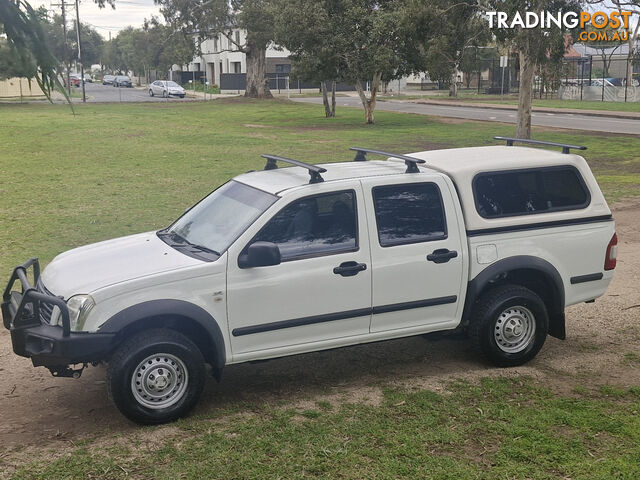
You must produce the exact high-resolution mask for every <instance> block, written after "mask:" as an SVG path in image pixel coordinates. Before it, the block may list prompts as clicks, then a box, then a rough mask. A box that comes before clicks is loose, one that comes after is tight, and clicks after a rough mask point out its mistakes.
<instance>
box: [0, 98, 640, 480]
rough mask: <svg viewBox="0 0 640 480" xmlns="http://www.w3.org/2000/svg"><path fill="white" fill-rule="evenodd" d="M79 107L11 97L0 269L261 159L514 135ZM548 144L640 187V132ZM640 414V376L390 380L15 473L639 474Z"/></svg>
mask: <svg viewBox="0 0 640 480" xmlns="http://www.w3.org/2000/svg"><path fill="white" fill-rule="evenodd" d="M75 109H76V115H75V116H74V115H72V114H71V112H70V110H69V108H68V107H65V106H49V105H31V106H25V105H23V106H20V105H16V106H2V107H0V145H2V154H1V155H0V169H1V171H2V180H1V181H0V194H1V195H2V197H3V199H4V201H3V202H2V205H1V206H0V218H1V219H2V220H0V221H1V225H2V229H0V278H5V277H7V276H8V274H9V272H10V269H11V268H12V267H13V266H14V265H16V264H18V263H21V262H23V261H24V260H26V259H27V258H28V257H30V256H35V255H38V256H40V258H41V259H42V260H43V262H44V263H46V262H47V261H49V260H50V259H51V258H52V257H53V256H54V255H56V254H57V253H59V252H61V251H64V250H67V249H69V248H72V247H75V246H78V245H82V244H86V243H89V242H93V241H97V240H102V239H106V238H112V237H117V236H121V235H126V234H131V233H135V232H141V231H146V230H151V229H157V228H160V227H163V226H166V225H167V224H168V223H169V222H171V221H172V219H174V218H176V217H177V216H179V215H180V214H181V212H182V211H183V210H184V209H185V208H186V207H187V206H189V205H191V204H193V203H194V202H196V201H197V200H198V199H200V198H201V197H202V196H204V195H206V194H207V193H208V192H209V191H211V190H212V189H213V188H215V187H216V186H218V185H219V184H221V183H222V182H224V181H226V180H227V179H229V178H230V177H232V176H234V175H236V174H238V173H240V172H244V171H246V170H250V169H261V168H262V167H263V164H264V163H263V160H262V159H261V158H260V157H259V155H260V154H261V153H274V154H281V155H284V156H290V157H293V158H300V159H304V160H308V161H312V162H331V161H340V160H350V159H351V158H352V157H353V155H352V153H351V152H349V151H348V150H347V149H348V147H350V146H356V145H357V146H367V147H372V148H380V149H388V150H392V151H393V150H396V151H401V152H410V151H416V150H421V149H432V148H445V147H457V146H476V145H489V144H494V141H493V140H492V137H493V136H494V135H510V134H512V133H513V127H512V126H505V125H500V124H496V123H476V122H465V121H453V120H443V119H435V118H431V117H425V116H417V115H406V114H396V113H390V112H378V113H376V121H377V123H376V124H375V125H373V126H367V125H364V124H363V121H362V112H361V111H359V110H355V109H346V108H339V109H338V115H339V116H338V117H337V118H335V119H325V118H323V117H322V114H323V112H322V107H319V106H313V105H302V104H293V103H288V102H282V101H266V102H255V101H247V100H244V99H231V100H217V101H214V102H207V103H204V102H198V103H196V102H193V103H162V104H159V103H154V104H144V105H142V104H122V105H78V106H76V107H75ZM535 137H536V138H538V139H544V140H551V141H562V142H570V143H578V144H585V145H587V146H588V147H589V150H587V152H586V155H585V156H586V158H587V159H588V161H589V162H590V164H591V165H592V168H593V169H594V171H595V172H596V174H597V176H598V179H599V181H600V184H601V186H602V187H603V189H604V191H605V194H606V195H607V197H608V198H609V199H610V200H620V199H623V198H629V197H634V196H638V195H640V137H631V136H617V135H604V134H594V133H576V132H567V131H564V132H563V131H559V130H555V131H551V130H548V129H537V130H535ZM514 161H517V158H514ZM630 355H631V354H630ZM628 360H629V362H633V364H634V365H637V361H638V359H637V358H636V357H632V356H630V357H629V359H628ZM586 384H588V382H586ZM639 412H640V391H639V390H638V388H637V387H631V388H614V387H609V386H602V387H600V386H597V385H596V386H593V385H589V387H588V388H581V389H577V390H575V391H573V392H571V393H570V394H569V393H568V394H564V395H558V394H552V393H551V392H550V391H548V390H546V389H545V388H543V387H542V386H540V385H539V384H537V383H536V382H535V381H534V380H532V379H527V378H518V379H515V380H505V379H497V380H495V379H494V380H489V379H487V380H484V381H483V382H482V383H480V384H479V385H476V384H466V383H454V384H451V385H450V386H449V387H448V388H447V391H446V392H441V393H434V392H432V391H429V390H418V391H411V392H409V391H402V390H396V389H387V390H386V391H385V394H384V398H383V400H382V403H380V404H372V405H369V404H365V403H353V404H352V403H346V404H340V403H338V404H332V403H329V402H317V403H316V404H315V405H313V406H311V407H309V408H308V409H305V410H304V411H302V412H300V411H297V410H292V409H291V408H290V407H289V406H287V405H286V404H285V405H279V404H275V405H274V404H272V405H260V404H255V403H252V404H251V405H249V406H247V405H242V404H239V405H236V406H234V407H232V408H230V409H227V410H224V409H222V410H219V411H216V413H215V414H214V416H208V417H197V416H195V417H191V418H188V419H186V420H183V421H181V422H178V423H177V424H176V425H175V426H172V427H160V429H158V432H159V433H158V435H159V436H161V437H162V441H158V442H157V443H156V444H147V443H146V441H147V440H144V439H148V438H147V437H146V436H144V435H146V433H145V432H147V433H148V432H150V431H151V432H153V431H154V430H153V429H141V430H140V432H141V435H142V436H141V437H140V438H138V437H136V436H134V437H133V438H123V437H120V436H119V435H118V434H117V433H116V434H113V435H111V434H110V435H109V436H106V437H104V438H88V439H86V440H82V441H76V442H75V443H73V445H72V446H69V447H67V448H65V451H66V452H67V453H65V455H64V456H59V455H57V454H56V451H57V450H56V447H52V449H51V450H50V451H49V450H43V451H42V453H43V458H46V460H43V459H41V458H39V456H38V457H33V458H29V459H28V460H27V461H26V462H25V465H24V466H23V467H22V468H20V469H19V470H18V471H17V472H16V475H15V478H19V479H32V478H43V479H53V478H56V479H57V478H100V479H115V478H158V479H161V478H167V479H173V478H193V479H197V478H336V477H338V476H339V477H340V478H352V479H359V478H411V479H414V478H434V479H435V478H438V479H450V478H455V479H461V480H463V479H493V478H496V479H497V478H500V479H503V478H504V479H522V478H527V479H536V480H537V479H550V478H572V479H574V480H577V479H603V480H604V479H607V480H608V479H611V478H619V479H629V480H636V479H637V478H640V447H639V445H640V420H639V419H640V415H639ZM162 428H165V429H169V430H161V429H162ZM163 432H168V434H166V435H165V434H164V433H163ZM143 434H144V435H143ZM143 438H144V439H143ZM9 453H10V452H9ZM9 453H6V454H9ZM1 455H4V454H0V458H1ZM52 459H53V460H52ZM489 470H490V471H491V474H490V475H489V474H487V471H489ZM0 476H1V475H0Z"/></svg>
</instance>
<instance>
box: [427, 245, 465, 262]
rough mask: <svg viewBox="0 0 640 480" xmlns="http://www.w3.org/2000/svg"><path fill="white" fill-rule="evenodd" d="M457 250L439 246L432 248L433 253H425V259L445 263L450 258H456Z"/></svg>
mask: <svg viewBox="0 0 640 480" xmlns="http://www.w3.org/2000/svg"><path fill="white" fill-rule="evenodd" d="M457 256H458V252H456V251H455V250H448V249H446V248H439V249H437V250H434V251H433V253H430V254H429V255H427V260H429V261H430V262H433V263H447V262H448V261H449V260H451V259H452V258H456V257H457Z"/></svg>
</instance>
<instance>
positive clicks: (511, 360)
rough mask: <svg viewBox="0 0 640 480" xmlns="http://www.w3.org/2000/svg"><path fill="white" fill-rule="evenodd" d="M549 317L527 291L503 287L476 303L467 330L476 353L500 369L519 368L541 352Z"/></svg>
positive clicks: (541, 304) (519, 288) (542, 306)
mask: <svg viewBox="0 0 640 480" xmlns="http://www.w3.org/2000/svg"><path fill="white" fill-rule="evenodd" d="M548 326H549V316H548V313H547V308H546V306H545V304H544V302H543V301H542V299H541V298H540V297H539V296H538V295H537V294H536V293H535V292H533V291H531V290H529V289H528V288H525V287H521V286H518V285H504V286H500V287H496V288H494V289H492V290H489V291H488V292H486V294H484V296H483V298H482V299H481V300H480V301H479V303H478V304H477V306H476V308H475V309H474V314H473V318H472V323H471V325H470V327H469V336H470V337H471V339H472V340H473V342H474V343H475V344H476V346H477V347H478V349H479V350H480V351H481V352H482V353H483V354H484V355H485V356H486V357H487V358H488V359H489V360H491V361H492V362H493V363H494V364H496V365H498V366H500V367H514V366H517V365H522V364H524V363H526V362H528V361H529V360H531V359H532V358H533V357H535V356H536V354H537V353H538V352H539V351H540V349H541V348H542V345H544V342H545V340H546V338H547V331H548Z"/></svg>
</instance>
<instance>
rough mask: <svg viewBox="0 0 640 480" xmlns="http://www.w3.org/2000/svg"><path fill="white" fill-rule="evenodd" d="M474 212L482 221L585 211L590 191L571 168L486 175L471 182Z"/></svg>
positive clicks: (514, 171)
mask: <svg viewBox="0 0 640 480" xmlns="http://www.w3.org/2000/svg"><path fill="white" fill-rule="evenodd" d="M473 195H474V199H475V203H476V210H477V211H478V213H479V214H480V216H482V217H484V218H499V217H510V216H518V215H531V214H536V213H546V212H554V211H562V210H576V209H580V208H586V207H587V206H588V205H589V202H590V201H591V197H590V195H589V190H588V189H587V186H586V185H585V183H584V180H583V179H582V176H581V175H580V173H579V172H578V170H577V169H576V168H574V167H571V166H566V167H548V168H535V169H522V170H510V171H504V172H487V173H480V174H478V175H476V177H475V178H474V180H473Z"/></svg>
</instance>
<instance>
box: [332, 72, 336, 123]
mask: <svg viewBox="0 0 640 480" xmlns="http://www.w3.org/2000/svg"><path fill="white" fill-rule="evenodd" d="M331 116H332V117H335V116H336V81H335V80H334V81H333V82H331Z"/></svg>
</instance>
